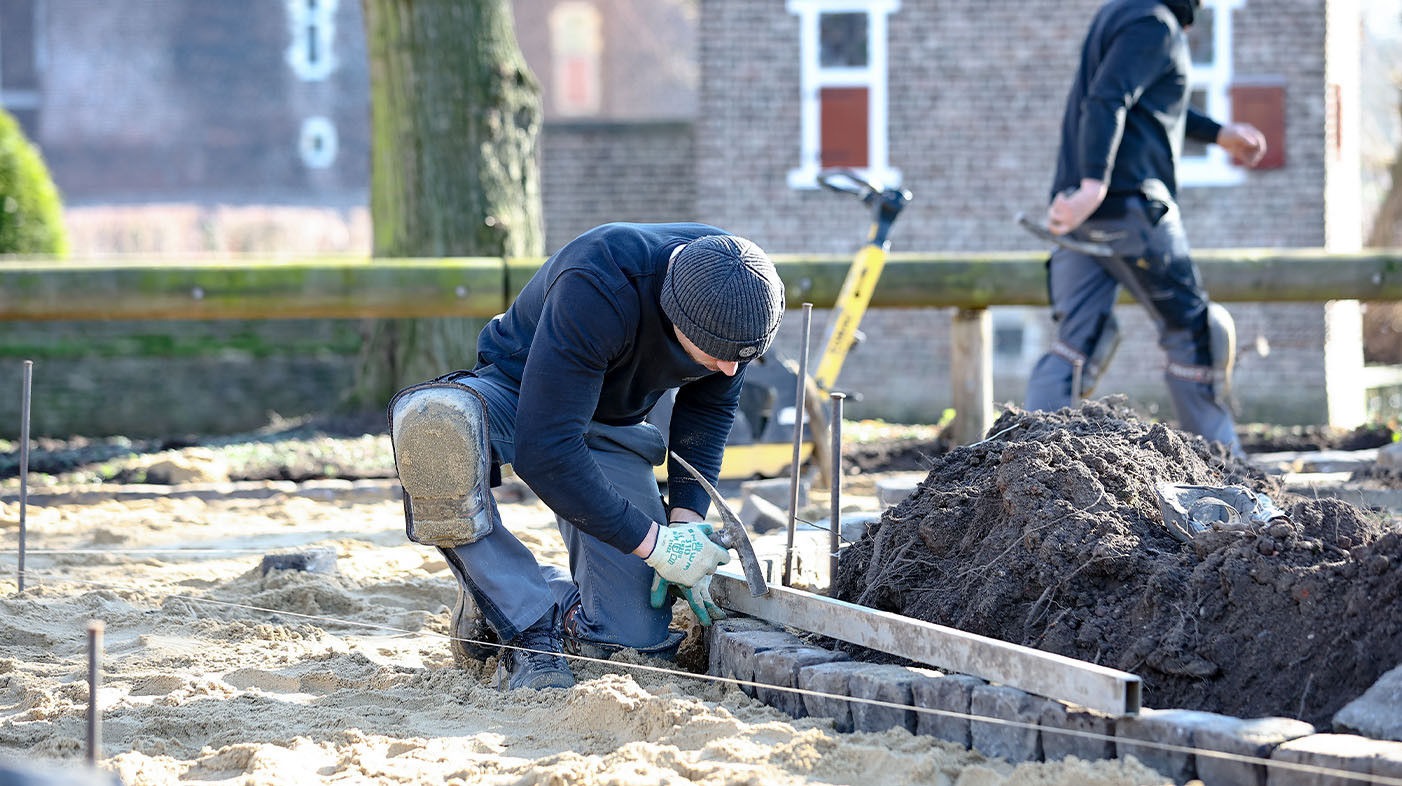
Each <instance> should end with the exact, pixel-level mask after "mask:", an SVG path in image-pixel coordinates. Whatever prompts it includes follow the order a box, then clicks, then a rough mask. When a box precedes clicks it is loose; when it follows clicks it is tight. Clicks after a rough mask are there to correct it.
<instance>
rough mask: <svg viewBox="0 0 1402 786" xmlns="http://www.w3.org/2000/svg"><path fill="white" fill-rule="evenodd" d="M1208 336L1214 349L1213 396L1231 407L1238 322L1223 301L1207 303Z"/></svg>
mask: <svg viewBox="0 0 1402 786" xmlns="http://www.w3.org/2000/svg"><path fill="white" fill-rule="evenodd" d="M1207 336H1208V341H1209V343H1210V346H1211V351H1212V397H1213V398H1214V399H1216V400H1217V403H1218V404H1220V405H1222V406H1223V407H1225V408H1228V409H1230V404H1229V402H1230V400H1231V396H1232V366H1233V365H1234V364H1235V363H1236V322H1235V321H1233V320H1232V315H1231V314H1230V313H1228V312H1227V309H1226V308H1224V307H1223V306H1222V304H1221V303H1208V304H1207Z"/></svg>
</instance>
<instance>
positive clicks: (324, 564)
mask: <svg viewBox="0 0 1402 786" xmlns="http://www.w3.org/2000/svg"><path fill="white" fill-rule="evenodd" d="M270 570H300V571H303V572H305V573H327V574H330V573H335V572H336V550H335V549H307V550H306V551H290V552H284V553H281V554H264V555H263V564H262V574H263V575H264V576H266V575H268V571H270Z"/></svg>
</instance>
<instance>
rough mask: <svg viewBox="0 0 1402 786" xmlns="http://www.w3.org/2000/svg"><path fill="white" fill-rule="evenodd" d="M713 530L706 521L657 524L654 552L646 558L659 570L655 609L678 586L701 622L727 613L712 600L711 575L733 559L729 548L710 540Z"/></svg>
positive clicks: (655, 580)
mask: <svg viewBox="0 0 1402 786" xmlns="http://www.w3.org/2000/svg"><path fill="white" fill-rule="evenodd" d="M711 531H712V530H711V525H710V524H707V523H705V522H704V521H689V522H686V523H676V524H672V525H671V526H668V527H659V528H658V530H657V542H656V543H654V544H653V547H652V553H651V554H649V555H647V557H646V558H644V559H643V562H646V563H647V565H648V567H650V568H652V569H653V570H654V571H656V574H654V575H653V577H652V607H653V608H654V609H660V608H662V604H663V603H664V602H665V601H666V598H667V591H668V590H669V589H675V590H676V592H677V594H679V595H680V596H681V597H682V598H683V599H684V600H685V601H686V602H687V603H688V604H689V605H690V606H691V611H692V612H693V613H694V614H696V619H697V620H698V621H700V623H701V624H702V625H710V624H711V620H712V619H720V618H722V617H724V616H725V612H723V611H721V610H720V607H718V606H716V604H715V602H714V601H712V600H711V576H712V575H713V574H714V573H715V572H716V568H718V567H720V566H721V565H724V564H725V563H727V562H729V561H730V552H729V551H726V550H725V549H723V548H721V547H720V546H719V545H717V544H716V543H715V542H714V541H712V540H711Z"/></svg>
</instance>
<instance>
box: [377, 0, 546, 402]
mask: <svg viewBox="0 0 1402 786" xmlns="http://www.w3.org/2000/svg"><path fill="white" fill-rule="evenodd" d="M363 2H364V9H365V29H366V41H367V44H368V47H369V54H370V110H371V111H370V114H371V128H372V139H371V181H370V213H371V219H372V221H373V224H374V227H373V238H374V239H373V243H374V255H375V256H377V257H447V256H490V257H506V256H539V255H541V254H542V252H543V249H544V231H543V229H542V220H541V201H540V171H539V165H538V161H537V156H536V136H537V134H538V132H539V131H540V125H541V109H540V88H539V85H538V83H537V82H536V79H535V77H534V76H533V75H532V74H531V72H530V69H529V68H528V67H527V65H526V61H525V58H524V57H522V55H521V50H520V47H519V46H518V45H517V43H516V31H515V27H514V25H513V23H512V18H511V5H510V2H509V0H363ZM482 325H483V323H482V321H481V320H474V319H459V318H449V319H412V320H410V319H402V320H375V321H373V322H368V323H367V324H366V328H365V346H364V349H363V351H362V355H361V362H360V373H359V375H358V378H357V381H356V384H355V386H354V389H353V390H352V391H351V394H350V404H351V405H352V406H353V407H372V406H383V405H384V404H385V403H386V402H387V401H388V399H389V397H390V396H391V395H392V394H393V393H394V391H395V390H397V389H399V388H401V387H403V386H405V385H408V384H412V383H414V382H420V381H423V380H425V379H429V378H431V377H434V376H437V375H439V374H442V373H444V372H447V371H451V370H453V369H457V368H471V367H472V365H473V364H474V363H475V361H476V355H477V352H476V344H477V333H478V332H479V331H480V330H481V327H482Z"/></svg>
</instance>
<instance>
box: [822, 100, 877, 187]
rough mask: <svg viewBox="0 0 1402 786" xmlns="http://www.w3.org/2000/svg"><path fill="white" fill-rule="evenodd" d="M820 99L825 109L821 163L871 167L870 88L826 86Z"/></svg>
mask: <svg viewBox="0 0 1402 786" xmlns="http://www.w3.org/2000/svg"><path fill="white" fill-rule="evenodd" d="M818 100H819V101H820V102H821V106H822V111H821V113H820V114H821V116H822V119H821V121H820V122H821V125H820V128H819V134H820V139H821V144H822V150H821V151H820V152H819V155H818V162H819V164H820V165H821V166H824V167H830V166H849V167H856V168H858V169H860V168H862V167H865V166H867V155H868V153H867V151H868V147H867V103H868V91H867V88H865V87H825V88H823V89H822V90H820V91H818Z"/></svg>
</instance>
